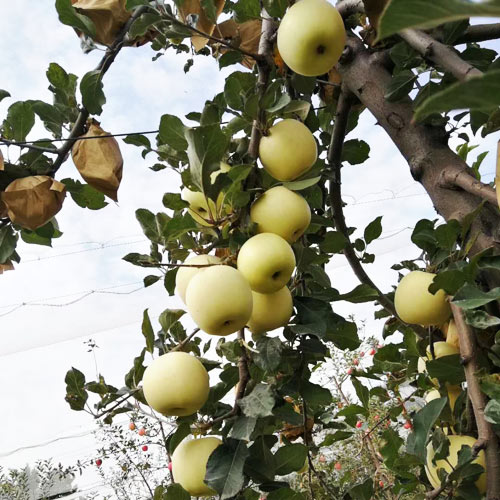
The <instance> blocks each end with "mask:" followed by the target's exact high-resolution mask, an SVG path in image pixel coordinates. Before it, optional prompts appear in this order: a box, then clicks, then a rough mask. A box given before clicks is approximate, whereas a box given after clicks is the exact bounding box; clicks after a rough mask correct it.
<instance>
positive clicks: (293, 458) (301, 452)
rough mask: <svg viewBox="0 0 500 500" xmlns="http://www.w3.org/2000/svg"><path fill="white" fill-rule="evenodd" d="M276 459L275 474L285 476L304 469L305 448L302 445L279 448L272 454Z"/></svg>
mask: <svg viewBox="0 0 500 500" xmlns="http://www.w3.org/2000/svg"><path fill="white" fill-rule="evenodd" d="M274 458H275V459H276V474H277V475H278V476H286V475H287V474H291V473H292V472H295V471H297V470H300V469H302V467H304V462H305V461H306V458H307V447H306V446H304V445H303V444H290V445H287V446H281V447H280V448H278V451H277V452H276V453H275V454H274Z"/></svg>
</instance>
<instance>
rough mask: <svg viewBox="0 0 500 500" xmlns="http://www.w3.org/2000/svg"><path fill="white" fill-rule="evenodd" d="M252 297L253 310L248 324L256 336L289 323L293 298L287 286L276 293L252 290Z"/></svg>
mask: <svg viewBox="0 0 500 500" xmlns="http://www.w3.org/2000/svg"><path fill="white" fill-rule="evenodd" d="M252 297H253V310H252V315H251V316H250V321H249V322H248V323H247V326H248V328H249V329H250V331H251V332H252V333H253V335H254V336H255V337H257V336H260V335H262V334H263V333H265V332H269V331H271V330H274V329H276V328H279V327H280V326H285V325H287V324H288V321H289V320H290V317H291V316H292V313H293V300H292V294H291V293H290V290H289V289H288V288H287V287H286V286H284V287H283V288H281V289H280V290H278V291H277V292H274V293H258V292H252Z"/></svg>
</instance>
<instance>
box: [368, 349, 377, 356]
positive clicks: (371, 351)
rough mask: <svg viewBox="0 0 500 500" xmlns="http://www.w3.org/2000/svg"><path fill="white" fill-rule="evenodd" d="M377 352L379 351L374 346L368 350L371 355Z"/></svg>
mask: <svg viewBox="0 0 500 500" xmlns="http://www.w3.org/2000/svg"><path fill="white" fill-rule="evenodd" d="M376 352H377V351H376V350H375V349H374V348H373V347H372V348H371V349H370V350H369V351H368V354H369V355H370V356H374V355H375V353H376Z"/></svg>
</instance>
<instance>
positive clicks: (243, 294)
mask: <svg viewBox="0 0 500 500" xmlns="http://www.w3.org/2000/svg"><path fill="white" fill-rule="evenodd" d="M186 306H187V310H188V312H189V314H190V315H191V317H192V318H193V320H194V322H195V323H196V324H197V325H198V326H199V327H200V328H201V329H202V330H203V331H205V332H207V333H210V334H211V335H229V334H231V333H234V332H236V331H238V330H240V329H241V328H243V327H244V326H245V325H246V324H247V322H248V320H249V319H250V315H251V314H252V290H251V288H250V285H249V284H248V282H247V280H246V279H245V278H244V276H243V275H242V274H241V273H240V272H239V271H238V270H237V269H235V268H234V267H230V266H211V267H206V268H203V269H202V270H200V271H199V272H198V273H196V274H195V275H194V276H193V277H192V278H191V280H190V281H189V284H188V286H187V289H186Z"/></svg>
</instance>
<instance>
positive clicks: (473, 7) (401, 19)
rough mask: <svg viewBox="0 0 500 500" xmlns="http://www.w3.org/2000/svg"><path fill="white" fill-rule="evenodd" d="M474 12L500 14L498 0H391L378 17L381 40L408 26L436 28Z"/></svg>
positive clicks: (478, 13) (481, 14)
mask: <svg viewBox="0 0 500 500" xmlns="http://www.w3.org/2000/svg"><path fill="white" fill-rule="evenodd" d="M475 16H481V17H499V16H500V5H499V4H498V2H497V1H490V2H470V1H467V0H446V2H435V1H434V0H412V1H411V2H408V0H391V2H390V3H389V4H388V5H387V7H386V8H385V10H384V12H383V13H382V16H381V18H380V21H379V25H378V30H377V31H378V40H381V39H382V38H386V37H388V36H391V35H393V34H395V33H397V32H398V31H401V30H404V29H406V28H423V29H427V28H434V27H435V26H439V25H440V24H443V23H447V22H450V21H457V20H459V19H466V18H468V17H475Z"/></svg>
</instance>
